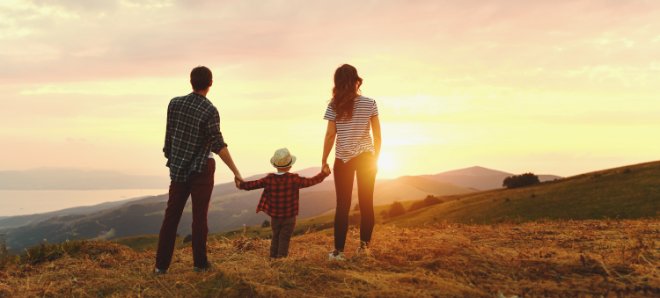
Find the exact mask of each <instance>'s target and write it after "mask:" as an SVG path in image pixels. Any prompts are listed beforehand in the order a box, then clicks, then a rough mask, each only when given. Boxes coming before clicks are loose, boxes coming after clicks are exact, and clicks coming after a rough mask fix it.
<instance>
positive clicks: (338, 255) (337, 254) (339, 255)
mask: <svg viewBox="0 0 660 298" xmlns="http://www.w3.org/2000/svg"><path fill="white" fill-rule="evenodd" d="M328 261H346V258H345V257H344V252H341V251H337V250H335V251H333V252H331V253H329V254H328Z"/></svg>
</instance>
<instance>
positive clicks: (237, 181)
mask: <svg viewBox="0 0 660 298" xmlns="http://www.w3.org/2000/svg"><path fill="white" fill-rule="evenodd" d="M242 182H244V181H243V178H242V177H241V176H234V183H235V184H236V188H238V189H241V183H242Z"/></svg>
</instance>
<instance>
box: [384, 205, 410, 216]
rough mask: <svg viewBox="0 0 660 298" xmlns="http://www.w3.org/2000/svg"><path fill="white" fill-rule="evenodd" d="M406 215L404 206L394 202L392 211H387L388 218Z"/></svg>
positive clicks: (391, 207)
mask: <svg viewBox="0 0 660 298" xmlns="http://www.w3.org/2000/svg"><path fill="white" fill-rule="evenodd" d="M405 213H406V209H405V208H403V204H401V203H399V202H394V203H392V205H391V206H390V210H389V211H387V217H396V216H399V215H404V214H405Z"/></svg>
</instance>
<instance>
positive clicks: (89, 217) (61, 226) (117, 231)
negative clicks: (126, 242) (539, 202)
mask: <svg viewBox="0 0 660 298" xmlns="http://www.w3.org/2000/svg"><path fill="white" fill-rule="evenodd" d="M303 171H304V172H305V173H310V172H317V171H316V169H306V170H303ZM307 176H309V174H307ZM258 177H261V175H258V176H254V177H251V178H252V179H256V178H258ZM469 192H472V190H469V189H465V188H462V187H457V186H454V185H451V184H447V183H442V182H437V181H433V180H429V179H426V178H422V177H402V178H398V179H392V180H379V181H377V185H376V193H375V203H376V204H388V203H391V202H393V201H395V200H402V199H409V198H410V197H413V198H423V197H425V196H426V195H428V194H434V195H448V194H465V193H469ZM260 196H261V191H250V192H247V191H241V190H237V189H236V188H235V186H234V184H233V183H223V184H218V185H216V186H215V188H214V191H213V196H212V198H211V204H210V208H209V230H210V231H211V232H212V233H218V232H223V231H229V230H233V229H236V228H239V227H242V226H243V225H257V224H261V223H262V222H263V221H264V220H265V219H267V218H268V217H267V216H266V215H264V214H263V213H259V214H257V213H255V209H256V206H257V202H258V200H259V197H260ZM166 202H167V196H166V195H160V196H153V197H147V198H142V199H134V200H130V201H125V202H119V203H110V204H104V205H98V206H94V207H88V208H87V209H85V208H78V209H72V210H68V211H67V210H63V211H58V212H53V213H49V214H41V215H29V216H20V217H10V218H5V219H2V220H0V233H6V234H7V244H8V245H9V247H10V249H11V250H12V251H13V252H18V251H21V250H22V249H23V248H25V247H29V246H32V245H35V244H38V243H40V242H42V241H43V240H44V239H46V240H47V241H48V242H51V243H57V242H61V241H64V240H75V239H93V238H102V239H113V238H122V237H129V236H135V235H143V234H156V233H158V231H159V229H160V224H161V221H162V217H163V212H164V211H165V206H166ZM334 207H335V192H334V184H333V181H331V180H329V181H324V182H323V183H321V184H319V185H317V186H314V187H311V188H306V189H303V190H302V191H301V204H300V217H301V218H305V217H312V216H316V215H319V214H322V213H325V212H328V211H330V210H332V209H333V208H334ZM85 210H89V212H84V211H85ZM73 211H75V212H73ZM191 224H192V216H191V205H190V203H189V204H188V206H187V208H186V210H185V211H184V214H183V217H182V218H181V222H180V224H179V234H181V235H187V234H189V233H190V232H191V230H190V229H191V228H190V227H191Z"/></svg>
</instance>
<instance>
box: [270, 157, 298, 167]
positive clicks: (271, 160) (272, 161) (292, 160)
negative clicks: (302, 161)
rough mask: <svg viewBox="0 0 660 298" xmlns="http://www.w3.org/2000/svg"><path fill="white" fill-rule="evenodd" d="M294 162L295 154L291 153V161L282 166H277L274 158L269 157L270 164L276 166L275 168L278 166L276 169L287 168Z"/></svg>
mask: <svg viewBox="0 0 660 298" xmlns="http://www.w3.org/2000/svg"><path fill="white" fill-rule="evenodd" d="M295 163H296V156H295V155H291V162H290V163H289V164H287V165H284V166H278V165H276V164H275V162H274V160H273V159H272V158H271V159H270V164H271V165H272V166H273V167H276V168H278V169H284V168H289V167H291V166H293V164H295Z"/></svg>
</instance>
